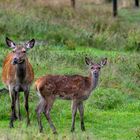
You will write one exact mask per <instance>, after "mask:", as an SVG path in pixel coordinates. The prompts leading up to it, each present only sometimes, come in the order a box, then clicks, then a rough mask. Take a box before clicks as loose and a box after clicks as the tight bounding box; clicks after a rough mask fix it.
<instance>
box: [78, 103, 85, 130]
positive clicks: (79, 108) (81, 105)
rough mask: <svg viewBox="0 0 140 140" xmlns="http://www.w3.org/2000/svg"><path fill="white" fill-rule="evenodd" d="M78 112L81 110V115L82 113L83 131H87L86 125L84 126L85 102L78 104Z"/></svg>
mask: <svg viewBox="0 0 140 140" xmlns="http://www.w3.org/2000/svg"><path fill="white" fill-rule="evenodd" d="M78 110H79V113H80V120H81V130H82V131H85V125H84V106H83V102H82V101H81V102H80V103H79V104H78Z"/></svg>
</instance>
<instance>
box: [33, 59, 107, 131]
mask: <svg viewBox="0 0 140 140" xmlns="http://www.w3.org/2000/svg"><path fill="white" fill-rule="evenodd" d="M85 61H86V64H87V65H89V66H90V73H89V76H87V77H84V76H81V75H46V76H43V77H41V78H39V79H38V80H36V82H35V88H36V91H37V94H38V95H39V97H40V102H39V104H38V106H37V108H36V113H37V118H38V124H39V130H40V132H42V130H43V126H42V123H41V118H40V116H41V113H42V112H43V113H44V114H45V116H46V119H47V120H48V122H49V124H50V127H51V129H52V131H53V133H56V128H55V126H54V125H53V122H52V120H51V117H50V110H51V108H52V106H53V103H54V101H55V99H56V98H57V97H59V98H61V99H64V100H72V127H71V131H72V132H73V131H74V129H75V127H74V126H75V116H76V112H77V109H78V110H79V113H80V120H81V130H83V131H84V130H85V126H84V107H83V101H84V100H87V99H88V97H89V96H90V94H91V92H92V91H93V90H94V89H95V88H96V86H97V84H98V79H99V72H100V69H101V68H102V67H103V66H104V65H105V64H106V63H107V58H105V59H103V60H102V61H101V62H100V63H93V62H92V61H91V60H90V59H89V58H87V57H86V58H85Z"/></svg>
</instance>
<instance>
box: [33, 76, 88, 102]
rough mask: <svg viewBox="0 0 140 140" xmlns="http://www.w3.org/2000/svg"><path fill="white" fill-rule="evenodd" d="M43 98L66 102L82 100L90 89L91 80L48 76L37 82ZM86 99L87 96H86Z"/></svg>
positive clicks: (81, 77)
mask: <svg viewBox="0 0 140 140" xmlns="http://www.w3.org/2000/svg"><path fill="white" fill-rule="evenodd" d="M35 86H36V89H37V90H38V92H40V93H41V96H43V97H44V98H47V97H48V96H52V95H53V96H54V97H58V98H62V99H66V100H72V99H75V98H76V99H78V98H79V99H81V96H83V99H84V93H85V91H88V89H89V88H90V79H89V78H88V77H83V76H80V75H72V76H71V75H64V76H63V75H47V76H44V77H41V78H39V79H38V80H37V81H36V82H35ZM85 98H86V94H85Z"/></svg>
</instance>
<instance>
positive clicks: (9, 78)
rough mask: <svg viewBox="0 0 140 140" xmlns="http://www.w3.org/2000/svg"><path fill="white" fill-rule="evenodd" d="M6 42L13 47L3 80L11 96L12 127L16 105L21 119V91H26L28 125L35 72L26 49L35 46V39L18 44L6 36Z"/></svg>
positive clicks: (4, 70)
mask: <svg viewBox="0 0 140 140" xmlns="http://www.w3.org/2000/svg"><path fill="white" fill-rule="evenodd" d="M6 44H7V46H8V47H9V48H12V49H13V52H11V53H9V54H8V55H7V56H6V58H5V60H4V62H3V68H2V81H3V83H4V84H5V85H6V86H7V88H8V90H9V94H10V97H11V110H12V112H11V118H10V127H14V125H13V122H14V120H15V119H17V115H16V106H17V107H18V119H19V120H21V113H20V102H19V92H20V91H23V92H24V99H25V109H26V113H27V125H28V124H29V123H30V119H29V106H28V97H29V91H30V85H31V83H32V81H33V79H34V72H33V69H32V66H31V64H30V63H29V61H28V58H27V56H26V50H27V49H29V48H32V47H33V46H34V44H35V40H34V39H32V40H30V41H29V42H27V43H26V44H25V45H16V44H15V43H14V42H13V41H12V40H10V39H9V38H6Z"/></svg>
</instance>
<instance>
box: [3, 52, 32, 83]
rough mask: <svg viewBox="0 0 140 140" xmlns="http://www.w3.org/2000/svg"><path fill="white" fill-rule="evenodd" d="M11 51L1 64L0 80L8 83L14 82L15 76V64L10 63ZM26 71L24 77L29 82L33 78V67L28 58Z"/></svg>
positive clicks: (11, 58)
mask: <svg viewBox="0 0 140 140" xmlns="http://www.w3.org/2000/svg"><path fill="white" fill-rule="evenodd" d="M13 55H14V54H13V53H12V52H11V53H9V54H8V55H7V56H6V58H5V60H4V62H3V66H2V81H3V82H4V83H5V84H6V85H9V84H10V83H14V82H15V81H16V77H15V74H16V73H15V72H16V71H15V66H14V65H12V64H11V62H12V60H13ZM26 66H27V67H26V73H27V77H26V81H27V82H28V83H29V84H31V83H32V81H33V79H34V72H33V68H32V65H31V64H30V63H29V61H28V58H26Z"/></svg>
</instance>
